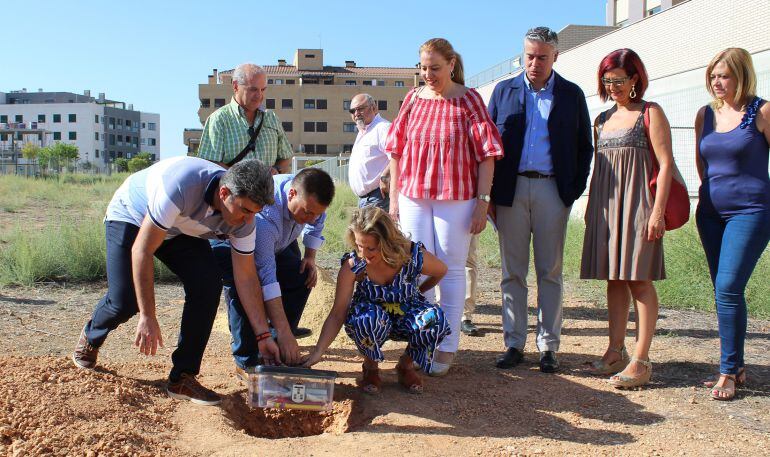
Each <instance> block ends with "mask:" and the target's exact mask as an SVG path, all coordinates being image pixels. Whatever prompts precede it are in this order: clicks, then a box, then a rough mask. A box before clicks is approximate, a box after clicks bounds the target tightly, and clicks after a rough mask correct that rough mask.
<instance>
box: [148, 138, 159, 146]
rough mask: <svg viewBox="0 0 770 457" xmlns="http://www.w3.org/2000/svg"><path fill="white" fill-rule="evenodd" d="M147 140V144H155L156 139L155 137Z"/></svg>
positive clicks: (156, 142)
mask: <svg viewBox="0 0 770 457" xmlns="http://www.w3.org/2000/svg"><path fill="white" fill-rule="evenodd" d="M147 141H148V142H149V146H157V144H158V140H156V139H155V138H148V139H147Z"/></svg>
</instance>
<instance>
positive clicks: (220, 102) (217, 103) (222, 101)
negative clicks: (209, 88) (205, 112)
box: [214, 98, 225, 108]
mask: <svg viewBox="0 0 770 457" xmlns="http://www.w3.org/2000/svg"><path fill="white" fill-rule="evenodd" d="M223 106H225V99H224V98H215V99H214V108H221V107H223Z"/></svg>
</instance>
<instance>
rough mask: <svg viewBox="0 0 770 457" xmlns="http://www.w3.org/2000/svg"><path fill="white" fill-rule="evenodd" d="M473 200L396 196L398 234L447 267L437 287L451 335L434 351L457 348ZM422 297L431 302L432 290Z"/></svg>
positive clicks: (449, 350)
mask: <svg viewBox="0 0 770 457" xmlns="http://www.w3.org/2000/svg"><path fill="white" fill-rule="evenodd" d="M475 206H476V200H475V199H473V200H430V199H420V198H409V197H405V196H403V195H399V196H398V211H399V219H400V223H401V230H402V231H403V232H404V233H405V234H407V235H409V236H410V237H411V239H412V241H421V242H422V243H423V244H424V245H425V249H427V250H428V251H430V253H431V254H433V255H435V256H436V257H438V258H439V260H441V261H442V262H444V263H445V264H446V266H447V273H446V275H445V276H444V278H443V279H442V280H441V281H440V282H439V283H438V289H439V297H440V304H441V308H442V309H443V310H444V314H445V315H446V317H447V320H448V321H449V327H450V328H451V329H452V333H451V334H450V335H448V336H447V337H446V338H444V341H442V342H441V344H440V345H439V347H438V349H439V350H440V351H443V352H456V351H457V346H458V345H459V344H460V321H461V319H462V314H463V306H464V304H465V260H466V258H467V256H468V246H469V245H470V242H471V232H470V230H471V216H472V215H473V209H474V208H475ZM425 297H426V298H428V299H429V300H431V301H435V293H434V291H433V290H431V291H429V292H428V293H426V294H425Z"/></svg>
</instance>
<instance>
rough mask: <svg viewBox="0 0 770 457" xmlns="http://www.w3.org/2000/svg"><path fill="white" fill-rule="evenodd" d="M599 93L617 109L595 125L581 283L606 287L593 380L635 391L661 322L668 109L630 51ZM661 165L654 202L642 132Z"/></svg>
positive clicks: (612, 64) (613, 60)
mask: <svg viewBox="0 0 770 457" xmlns="http://www.w3.org/2000/svg"><path fill="white" fill-rule="evenodd" d="M597 76H598V83H599V95H600V96H601V98H602V100H604V101H606V100H608V99H610V98H611V99H612V100H613V101H614V102H615V105H614V106H613V107H612V108H610V109H609V110H607V111H605V112H603V113H601V114H600V115H599V116H598V117H597V118H596V121H595V122H594V138H595V144H596V148H595V150H596V157H595V160H594V171H593V177H592V179H591V187H590V190H589V199H588V206H587V208H586V232H585V239H584V242H583V258H582V264H581V268H580V277H581V278H582V279H603V280H606V281H607V307H608V308H609V336H610V338H609V346H608V348H607V351H606V352H605V353H604V356H602V359H601V360H599V361H597V362H594V363H593V366H592V368H593V372H594V373H596V374H612V375H613V376H612V377H611V378H610V379H609V382H610V384H612V385H613V386H615V387H620V388H622V387H637V386H642V385H645V384H647V383H648V382H649V381H650V378H651V376H652V364H651V363H650V360H649V350H650V344H651V342H652V335H653V333H654V332H655V323H656V321H657V319H658V296H657V293H656V292H655V286H654V285H653V283H652V281H655V280H659V279H664V278H665V275H666V273H665V268H664V266H663V234H664V233H665V230H666V227H665V222H664V218H663V216H664V212H665V211H664V210H665V208H666V201H667V199H668V191H669V186H670V184H671V177H672V173H673V167H672V165H673V160H674V159H673V156H672V153H671V131H670V127H669V123H668V120H667V119H666V116H665V114H664V113H663V110H662V109H661V108H660V106H658V105H657V104H655V103H646V102H644V101H643V100H642V96H643V95H644V91H645V89H646V88H647V72H646V70H645V69H644V64H642V61H641V60H640V59H639V56H638V55H637V54H636V53H635V52H634V51H632V50H630V49H619V50H617V51H613V52H611V53H610V54H608V55H607V56H606V57H605V58H604V59H603V60H602V62H601V64H600V65H599V71H598V75H597ZM645 110H648V111H649V113H648V115H649V138H650V140H651V142H652V146H653V149H654V151H655V157H656V158H657V161H658V163H659V164H660V171H659V175H658V187H657V192H656V195H655V196H654V197H653V195H652V193H651V192H650V187H649V182H650V178H651V177H652V170H653V169H652V164H653V162H652V158H651V156H650V149H649V144H648V139H647V135H646V134H645V127H644V114H645ZM631 298H633V299H634V300H635V304H636V324H637V328H636V335H637V340H636V348H635V350H634V357H631V358H629V357H628V353H627V352H626V348H625V342H624V341H625V336H626V325H627V323H628V310H629V304H630V301H631Z"/></svg>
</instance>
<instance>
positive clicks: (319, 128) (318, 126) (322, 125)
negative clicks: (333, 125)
mask: <svg viewBox="0 0 770 457" xmlns="http://www.w3.org/2000/svg"><path fill="white" fill-rule="evenodd" d="M326 126H327V124H326V122H316V123H315V131H316V132H325V131H326Z"/></svg>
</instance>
